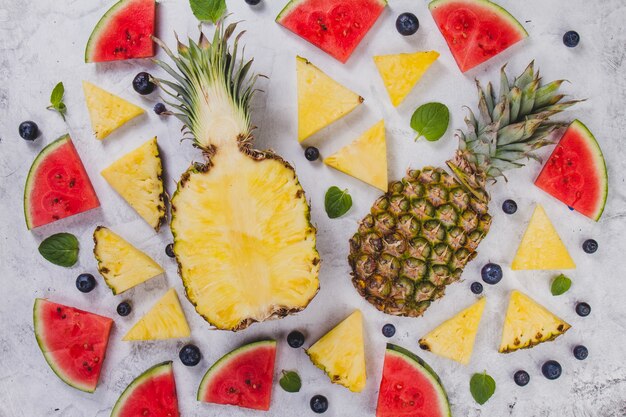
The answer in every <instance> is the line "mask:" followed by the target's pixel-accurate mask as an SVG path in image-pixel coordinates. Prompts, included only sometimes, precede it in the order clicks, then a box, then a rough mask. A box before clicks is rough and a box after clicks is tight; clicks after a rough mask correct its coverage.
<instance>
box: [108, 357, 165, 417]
mask: <svg viewBox="0 0 626 417" xmlns="http://www.w3.org/2000/svg"><path fill="white" fill-rule="evenodd" d="M170 373H172V361H165V362H161V363H159V364H156V365H154V366H153V367H151V368H149V369H147V370H146V371H145V372H144V373H142V374H141V375H139V376H138V377H137V378H135V379H134V380H133V382H131V383H130V384H129V385H128V386H127V387H126V389H125V390H124V391H123V392H122V394H121V395H120V398H118V400H117V402H116V403H115V406H113V410H112V411H111V417H117V416H119V414H120V412H121V411H122V410H123V409H124V406H125V405H126V403H127V402H128V400H129V399H130V398H132V396H133V394H134V392H135V390H136V389H137V388H139V387H140V386H141V385H142V384H143V383H145V382H148V381H149V380H150V379H152V378H157V377H160V376H162V375H166V374H170Z"/></svg>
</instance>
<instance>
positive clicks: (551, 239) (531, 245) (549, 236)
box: [511, 204, 576, 270]
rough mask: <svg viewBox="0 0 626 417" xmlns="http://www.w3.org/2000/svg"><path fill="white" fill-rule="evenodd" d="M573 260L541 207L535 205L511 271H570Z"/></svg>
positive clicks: (573, 265) (573, 266)
mask: <svg viewBox="0 0 626 417" xmlns="http://www.w3.org/2000/svg"><path fill="white" fill-rule="evenodd" d="M572 268H576V264H575V263H574V260H573V259H572V257H571V256H570V255H569V252H568V251H567V248H566V247H565V245H564V244H563V241H561V238H560V237H559V234H558V233H557V232H556V229H555V228H554V226H553V225H552V223H551V222H550V219H549V218H548V215H547V214H546V212H545V210H544V209H543V207H542V206H541V205H539V204H537V207H535V211H534V212H533V215H532V217H531V218H530V222H529V224H528V228H527V229H526V232H525V233H524V237H523V238H522V242H521V243H520V245H519V248H518V249H517V254H516V255H515V259H513V263H512V264H511V269H513V270H529V269H572Z"/></svg>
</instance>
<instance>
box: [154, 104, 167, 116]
mask: <svg viewBox="0 0 626 417" xmlns="http://www.w3.org/2000/svg"><path fill="white" fill-rule="evenodd" d="M165 110H167V109H166V108H165V104H163V103H157V104H155V105H154V112H155V113H156V114H163V112H164V111H165Z"/></svg>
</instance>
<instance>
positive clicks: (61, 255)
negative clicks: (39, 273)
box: [39, 233, 78, 267]
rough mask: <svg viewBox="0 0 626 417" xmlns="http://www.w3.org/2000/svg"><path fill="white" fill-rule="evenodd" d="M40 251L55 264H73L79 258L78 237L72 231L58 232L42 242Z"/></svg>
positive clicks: (66, 265)
mask: <svg viewBox="0 0 626 417" xmlns="http://www.w3.org/2000/svg"><path fill="white" fill-rule="evenodd" d="M39 253H40V254H41V256H43V257H44V258H46V260H48V261H50V262H52V263H53V264H55V265H59V266H65V267H69V266H72V265H74V264H75V263H76V261H77V260H78V239H76V236H74V235H73V234H71V233H57V234H56V235H52V236H50V237H48V238H46V239H45V240H44V241H43V242H41V244H40V245H39Z"/></svg>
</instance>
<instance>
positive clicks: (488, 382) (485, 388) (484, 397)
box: [470, 372, 496, 405]
mask: <svg viewBox="0 0 626 417" xmlns="http://www.w3.org/2000/svg"><path fill="white" fill-rule="evenodd" d="M470 392H471V393H472V397H474V400H475V401H476V402H477V403H478V404H480V405H483V404H484V403H486V402H487V401H488V400H489V398H491V396H492V395H493V393H494V392H496V381H494V380H493V378H492V377H490V376H489V375H487V372H483V373H482V374H474V375H473V376H472V379H470Z"/></svg>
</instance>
